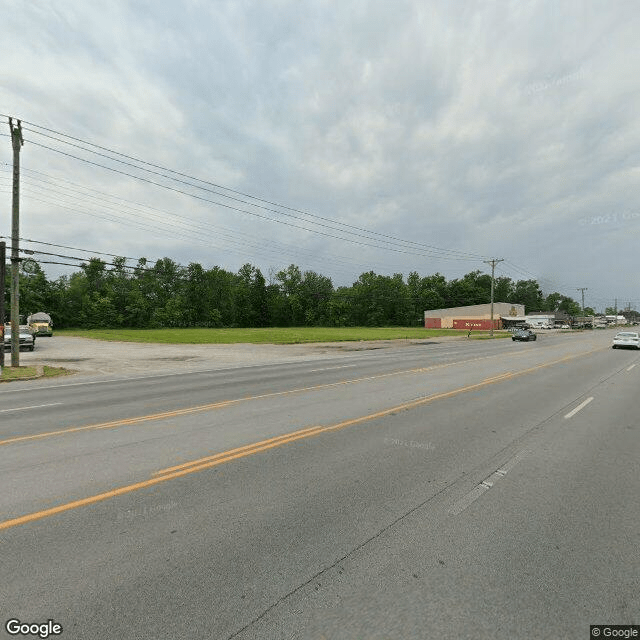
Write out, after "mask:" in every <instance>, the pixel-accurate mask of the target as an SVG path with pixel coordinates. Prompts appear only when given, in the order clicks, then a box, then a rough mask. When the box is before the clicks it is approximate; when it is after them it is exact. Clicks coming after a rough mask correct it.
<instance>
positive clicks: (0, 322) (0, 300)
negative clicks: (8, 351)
mask: <svg viewBox="0 0 640 640" xmlns="http://www.w3.org/2000/svg"><path fill="white" fill-rule="evenodd" d="M6 261H7V245H6V244H5V242H4V240H3V241H2V242H0V341H1V342H2V347H0V378H1V377H2V367H4V272H5V264H6Z"/></svg>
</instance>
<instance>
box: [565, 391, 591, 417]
mask: <svg viewBox="0 0 640 640" xmlns="http://www.w3.org/2000/svg"><path fill="white" fill-rule="evenodd" d="M592 400H593V396H591V397H590V398H587V399H586V400H585V401H584V402H581V403H580V404H579V405H578V406H577V407H576V408H575V409H573V411H569V413H567V415H566V416H565V419H566V420H568V419H569V418H573V416H575V415H576V413H578V411H580V410H582V409H584V408H585V407H586V406H587V405H588V404H589V403H590V402H591V401H592Z"/></svg>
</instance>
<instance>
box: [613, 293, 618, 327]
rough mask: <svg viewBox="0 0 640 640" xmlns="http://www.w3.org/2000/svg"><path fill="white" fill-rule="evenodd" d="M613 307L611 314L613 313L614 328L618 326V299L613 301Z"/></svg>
mask: <svg viewBox="0 0 640 640" xmlns="http://www.w3.org/2000/svg"><path fill="white" fill-rule="evenodd" d="M613 304H614V307H613V312H614V313H615V316H616V327H617V326H618V298H616V299H615V300H614V303H613Z"/></svg>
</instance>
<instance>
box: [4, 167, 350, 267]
mask: <svg viewBox="0 0 640 640" xmlns="http://www.w3.org/2000/svg"><path fill="white" fill-rule="evenodd" d="M1 170H2V169H1V168H0V171H1ZM27 171H28V172H29V173H34V174H37V176H44V177H45V178H47V179H48V180H53V181H59V182H63V183H68V184H72V185H74V186H79V187H81V188H82V189H87V190H89V191H93V192H95V193H97V194H100V196H102V197H99V196H94V195H91V194H85V193H83V192H81V191H78V190H76V189H71V188H70V187H66V186H64V187H62V188H63V189H65V190H66V191H60V189H61V187H59V185H57V184H55V183H54V184H53V185H51V183H50V182H48V181H46V180H42V179H41V178H39V177H31V176H28V180H27V182H28V181H29V180H32V179H35V180H38V181H39V182H41V183H42V185H45V186H46V187H47V192H49V191H51V192H53V193H56V194H60V195H63V196H64V197H65V198H73V199H74V200H77V198H76V194H78V195H80V196H82V197H83V198H85V197H88V198H90V199H97V200H98V202H99V206H100V207H105V204H103V202H107V203H108V206H107V207H106V208H108V209H113V207H114V206H115V203H114V202H112V201H113V200H117V201H119V202H125V203H128V204H127V205H125V208H128V209H131V210H132V211H135V213H136V215H139V214H140V213H142V215H145V216H149V217H152V218H153V219H154V225H156V224H157V222H156V220H158V221H160V223H161V224H167V221H166V220H164V219H163V218H159V216H158V215H157V213H149V212H148V211H146V210H147V209H149V210H151V211H153V212H159V213H161V214H162V215H163V216H170V217H172V218H174V219H176V220H178V221H179V224H180V225H182V226H183V227H184V226H185V225H186V226H187V227H195V228H197V233H198V236H201V235H202V233H205V234H211V231H212V229H214V230H222V231H224V232H227V233H230V234H232V235H238V236H241V237H243V238H249V239H251V240H252V241H253V242H255V243H257V244H253V245H252V244H251V242H249V243H246V242H244V243H242V244H243V245H246V246H254V247H255V248H257V249H259V250H264V248H265V241H264V240H263V239H260V240H258V239H256V238H253V237H252V236H250V235H248V234H245V233H241V232H238V231H235V230H232V229H228V228H227V227H220V226H217V225H212V224H209V223H207V224H206V225H205V224H203V223H199V222H196V221H192V220H191V219H189V218H186V217H185V216H180V215H178V214H175V213H171V212H168V211H165V210H162V209H158V208H156V207H151V206H148V205H142V204H140V203H137V202H132V201H130V200H127V199H125V198H120V197H118V196H112V195H111V194H106V193H104V192H101V191H99V190H97V189H91V188H88V187H84V186H83V185H77V183H74V182H72V181H68V180H64V179H59V178H56V177H53V176H50V175H48V174H45V173H42V172H40V171H33V170H27ZM0 179H2V176H0ZM42 185H41V184H35V185H33V186H34V187H35V188H38V189H43V188H44V187H43V186H42ZM69 191H70V192H71V194H72V195H70V194H69V193H68V192H69ZM40 201H41V202H42V200H40ZM54 204H58V205H59V203H54ZM65 204H66V203H65ZM83 204H84V203H83ZM131 204H134V205H136V206H135V207H131V206H130V205H131ZM115 210H116V211H117V212H119V213H122V212H123V205H122V204H118V205H117V209H115ZM82 213H88V212H87V210H86V209H83V210H82ZM106 219H110V220H112V218H106ZM127 224H130V223H129V221H128V220H127ZM152 231H155V227H154V228H152ZM220 235H222V236H223V237H226V238H229V235H226V236H225V234H224V233H223V234H220V233H218V235H217V236H216V237H219V236H220ZM232 241H233V240H232ZM268 243H269V244H273V245H274V246H278V247H279V249H278V251H279V252H282V251H289V252H292V253H295V254H304V253H305V250H302V249H301V248H300V247H296V248H295V250H293V249H292V248H291V247H290V246H288V245H285V244H282V243H279V242H274V241H272V240H271V241H268ZM333 260H334V261H335V260H337V261H338V262H340V261H342V262H343V263H344V264H354V261H353V260H352V259H348V258H345V257H343V256H335V257H334V258H333Z"/></svg>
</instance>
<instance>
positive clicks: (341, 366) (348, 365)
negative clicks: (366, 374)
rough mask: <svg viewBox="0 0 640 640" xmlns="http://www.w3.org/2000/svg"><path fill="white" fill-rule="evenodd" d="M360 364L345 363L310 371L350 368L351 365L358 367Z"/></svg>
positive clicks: (310, 371)
mask: <svg viewBox="0 0 640 640" xmlns="http://www.w3.org/2000/svg"><path fill="white" fill-rule="evenodd" d="M358 366H360V365H358V364H343V365H340V366H339V367H324V369H310V370H309V373H315V372H316V371H331V370H333V369H349V368H350V367H358Z"/></svg>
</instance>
